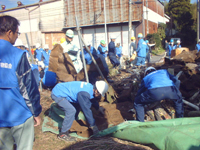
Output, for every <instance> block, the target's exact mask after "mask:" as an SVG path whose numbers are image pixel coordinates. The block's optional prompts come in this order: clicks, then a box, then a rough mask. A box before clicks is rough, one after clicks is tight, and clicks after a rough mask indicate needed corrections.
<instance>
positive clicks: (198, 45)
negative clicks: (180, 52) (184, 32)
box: [196, 44, 200, 52]
mask: <svg viewBox="0 0 200 150" xmlns="http://www.w3.org/2000/svg"><path fill="white" fill-rule="evenodd" d="M196 50H197V52H199V50H200V44H196Z"/></svg>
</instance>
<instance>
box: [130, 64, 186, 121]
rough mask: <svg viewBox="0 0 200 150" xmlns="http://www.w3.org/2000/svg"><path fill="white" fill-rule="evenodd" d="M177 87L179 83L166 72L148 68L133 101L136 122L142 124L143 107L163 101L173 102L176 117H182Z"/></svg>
mask: <svg viewBox="0 0 200 150" xmlns="http://www.w3.org/2000/svg"><path fill="white" fill-rule="evenodd" d="M179 86H180V81H179V80H178V79H177V77H175V76H173V75H171V74H170V73H169V72H168V71H167V70H165V69H162V70H156V69H155V68H154V67H148V68H147V69H146V70H145V77H144V78H143V80H142V83H141V86H140V88H139V90H138V93H137V95H136V97H135V101H134V107H135V110H136V117H137V120H138V121H141V122H144V106H145V105H147V104H150V103H153V102H156V101H161V100H164V99H170V100H173V101H174V103H175V109H176V117H177V118H181V117H183V100H182V95H181V93H180V91H179Z"/></svg>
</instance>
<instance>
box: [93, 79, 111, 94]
mask: <svg viewBox="0 0 200 150" xmlns="http://www.w3.org/2000/svg"><path fill="white" fill-rule="evenodd" d="M95 86H96V88H97V90H98V92H99V93H100V94H101V95H102V96H103V97H104V96H105V93H106V92H107V91H108V84H107V83H106V82H105V81H103V80H101V81H96V83H95Z"/></svg>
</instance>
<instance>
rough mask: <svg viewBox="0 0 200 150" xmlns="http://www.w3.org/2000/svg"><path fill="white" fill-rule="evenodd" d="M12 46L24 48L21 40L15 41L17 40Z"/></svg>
mask: <svg viewBox="0 0 200 150" xmlns="http://www.w3.org/2000/svg"><path fill="white" fill-rule="evenodd" d="M13 46H24V44H23V43H22V40H20V39H17V40H16V41H15V44H14V45H13Z"/></svg>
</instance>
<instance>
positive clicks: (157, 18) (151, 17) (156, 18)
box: [143, 6, 166, 24]
mask: <svg viewBox="0 0 200 150" xmlns="http://www.w3.org/2000/svg"><path fill="white" fill-rule="evenodd" d="M143 10H145V11H144V13H143V15H144V19H147V13H146V10H147V11H148V21H151V22H154V23H157V24H159V23H166V18H165V17H163V16H161V15H159V14H157V13H156V12H154V11H152V10H151V9H149V8H146V7H145V6H143Z"/></svg>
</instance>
